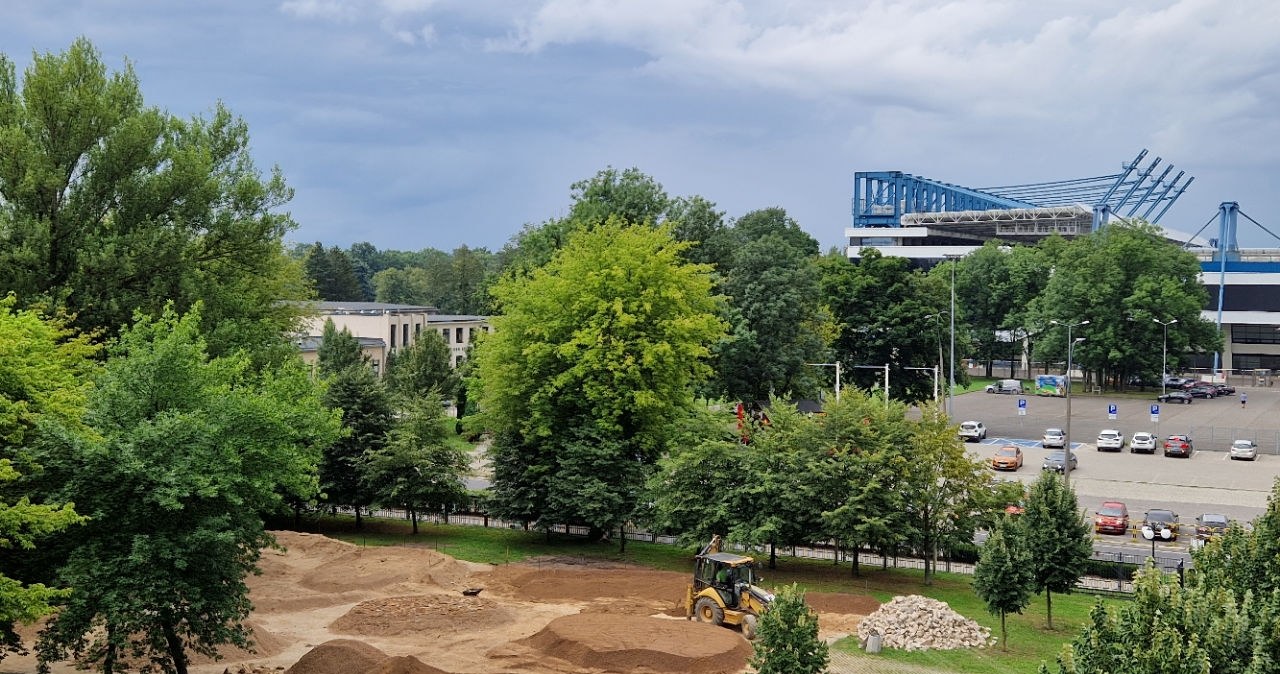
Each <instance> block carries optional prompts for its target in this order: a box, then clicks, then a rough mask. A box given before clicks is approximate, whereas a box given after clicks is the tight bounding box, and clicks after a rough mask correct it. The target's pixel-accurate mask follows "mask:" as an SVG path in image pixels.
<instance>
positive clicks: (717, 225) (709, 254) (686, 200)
mask: <svg viewBox="0 0 1280 674" xmlns="http://www.w3.org/2000/svg"><path fill="white" fill-rule="evenodd" d="M667 222H669V223H671V228H672V230H671V233H672V235H673V236H675V238H677V239H679V240H680V241H689V242H691V243H693V244H694V245H693V246H691V247H690V248H689V249H688V250H686V251H685V253H684V258H685V259H686V260H688V261H689V262H695V263H699V264H709V265H711V266H712V267H714V268H715V269H716V270H717V271H720V272H723V271H727V270H728V269H729V266H730V265H731V263H732V261H733V254H734V251H735V250H736V249H737V244H736V238H735V237H734V235H733V233H732V232H731V230H730V229H729V227H728V225H727V224H726V223H725V219H724V211H718V210H716V205H715V204H714V203H711V202H710V201H708V200H706V199H704V198H702V197H700V196H692V197H676V198H675V199H672V200H671V205H670V206H669V207H668V208H667Z"/></svg>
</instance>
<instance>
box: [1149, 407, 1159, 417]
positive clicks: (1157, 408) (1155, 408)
mask: <svg viewBox="0 0 1280 674" xmlns="http://www.w3.org/2000/svg"><path fill="white" fill-rule="evenodd" d="M1159 413H1160V406H1159V405H1152V406H1151V415H1152V416H1155V415H1157V414H1159Z"/></svg>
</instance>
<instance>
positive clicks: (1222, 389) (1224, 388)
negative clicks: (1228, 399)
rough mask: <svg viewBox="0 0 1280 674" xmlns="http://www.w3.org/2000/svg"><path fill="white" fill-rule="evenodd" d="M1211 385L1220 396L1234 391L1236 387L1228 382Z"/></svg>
mask: <svg viewBox="0 0 1280 674" xmlns="http://www.w3.org/2000/svg"><path fill="white" fill-rule="evenodd" d="M1212 386H1213V388H1214V389H1215V390H1216V391H1217V395H1220V396H1229V395H1233V394H1234V393H1235V392H1236V387H1234V386H1232V385H1230V384H1212Z"/></svg>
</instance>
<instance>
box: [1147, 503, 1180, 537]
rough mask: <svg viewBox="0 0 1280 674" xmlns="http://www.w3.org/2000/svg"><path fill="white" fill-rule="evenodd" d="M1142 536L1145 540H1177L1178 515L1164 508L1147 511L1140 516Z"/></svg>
mask: <svg viewBox="0 0 1280 674" xmlns="http://www.w3.org/2000/svg"><path fill="white" fill-rule="evenodd" d="M1148 534H1149V535H1148ZM1142 536H1143V538H1146V539H1147V540H1151V539H1152V538H1155V539H1158V540H1162V541H1176V540H1178V513H1175V512H1173V511H1172V510H1165V509H1164V508H1153V509H1151V510H1148V511H1147V512H1146V514H1145V515H1143V516H1142Z"/></svg>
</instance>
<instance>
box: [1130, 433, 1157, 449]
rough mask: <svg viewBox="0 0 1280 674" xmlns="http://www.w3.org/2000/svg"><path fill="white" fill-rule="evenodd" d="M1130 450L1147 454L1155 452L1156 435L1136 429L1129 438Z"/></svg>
mask: <svg viewBox="0 0 1280 674" xmlns="http://www.w3.org/2000/svg"><path fill="white" fill-rule="evenodd" d="M1129 451H1130V452H1145V453H1147V454H1155V453H1156V436H1154V435H1152V434H1151V433H1148V432H1146V431H1138V432H1137V433H1134V434H1133V437H1132V438H1129Z"/></svg>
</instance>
